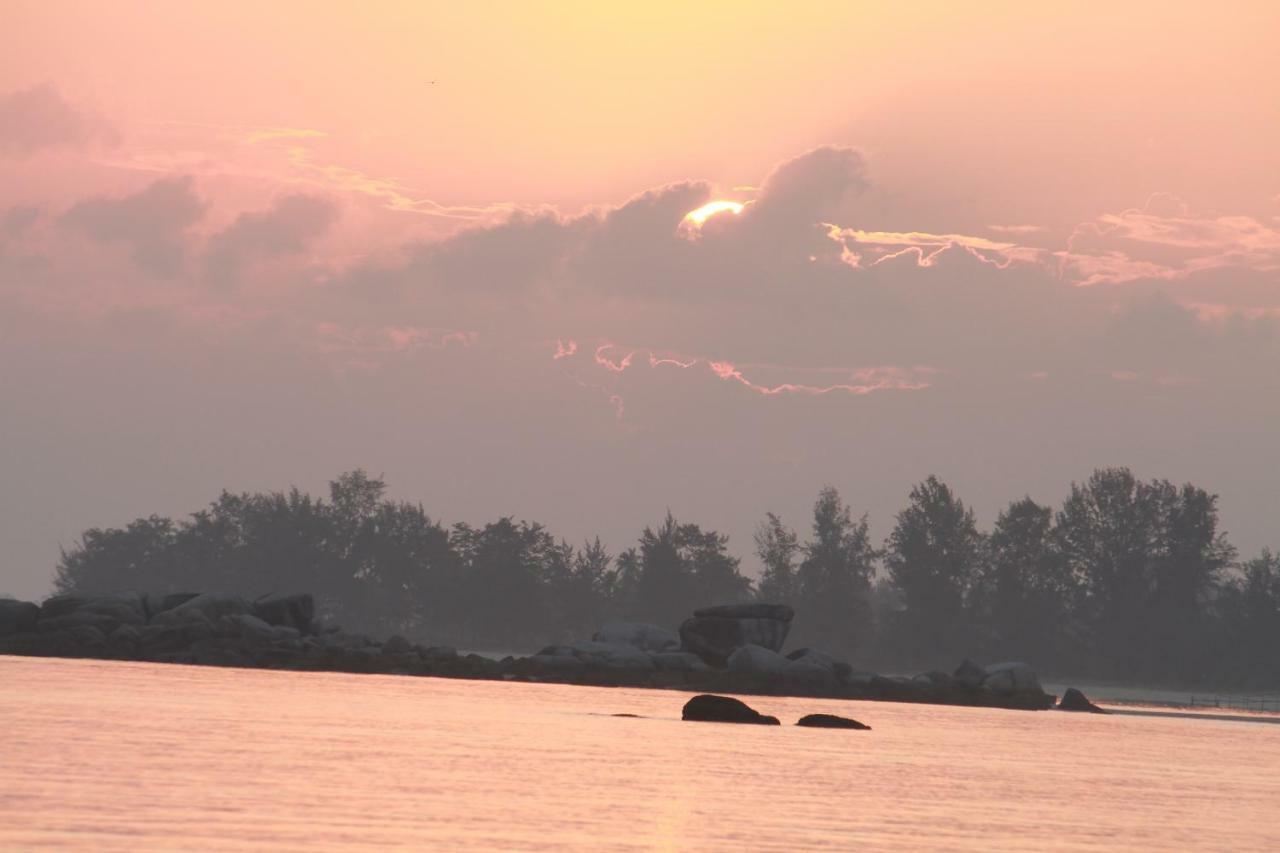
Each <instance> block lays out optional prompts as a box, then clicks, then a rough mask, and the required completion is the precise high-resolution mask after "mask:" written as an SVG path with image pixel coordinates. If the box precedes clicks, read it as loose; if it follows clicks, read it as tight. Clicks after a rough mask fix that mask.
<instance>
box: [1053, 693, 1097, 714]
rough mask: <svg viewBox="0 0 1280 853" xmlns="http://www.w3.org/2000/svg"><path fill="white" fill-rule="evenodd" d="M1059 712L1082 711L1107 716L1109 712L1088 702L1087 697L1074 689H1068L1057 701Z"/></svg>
mask: <svg viewBox="0 0 1280 853" xmlns="http://www.w3.org/2000/svg"><path fill="white" fill-rule="evenodd" d="M1058 710H1059V711H1083V712H1085V713H1088V714H1107V713H1110V712H1109V711H1107V710H1105V709H1103V708H1099V707H1098V706H1097V705H1095V704H1093V703H1092V702H1090V701H1089V699H1088V697H1087V696H1085V695H1084V694H1083V693H1081V692H1080V691H1079V690H1077V689H1075V688H1074V687H1068V688H1067V691H1066V692H1065V693H1063V694H1062V699H1061V700H1059V701H1058Z"/></svg>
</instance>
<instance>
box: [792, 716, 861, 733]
mask: <svg viewBox="0 0 1280 853" xmlns="http://www.w3.org/2000/svg"><path fill="white" fill-rule="evenodd" d="M796 725H797V726H806V727H810V728H817V729H861V730H863V731H870V730H871V726H868V725H865V724H864V723H860V722H858V721H857V720H851V719H849V718H848V717H837V716H836V715H835V714H808V715H806V716H803V717H801V718H800V719H799V720H798V721H797V722H796Z"/></svg>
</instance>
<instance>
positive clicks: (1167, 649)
mask: <svg viewBox="0 0 1280 853" xmlns="http://www.w3.org/2000/svg"><path fill="white" fill-rule="evenodd" d="M1217 525H1218V513H1217V497H1216V496H1214V495H1210V494H1208V493H1207V492H1205V491H1204V490H1203V489H1199V488H1196V487H1195V486H1192V485H1190V484H1187V485H1185V486H1183V487H1182V488H1181V489H1179V488H1177V487H1175V486H1173V484H1171V483H1169V482H1168V481H1167V480H1152V481H1151V482H1149V483H1142V482H1139V481H1138V480H1137V479H1136V478H1135V477H1134V476H1133V473H1132V472H1131V471H1129V469H1127V468H1106V469H1101V470H1098V471H1095V472H1094V473H1093V475H1092V476H1091V477H1090V478H1089V479H1088V480H1087V481H1086V482H1085V483H1084V484H1083V485H1076V484H1074V483H1073V484H1072V486H1071V496H1070V497H1068V498H1067V500H1066V502H1065V503H1064V504H1063V508H1062V511H1061V512H1059V513H1058V519H1057V528H1056V537H1057V540H1058V543H1059V549H1060V551H1061V553H1062V555H1063V558H1064V560H1065V561H1066V566H1067V568H1068V570H1069V571H1070V572H1071V573H1072V574H1073V575H1074V576H1075V577H1076V578H1077V579H1078V580H1079V582H1080V585H1079V589H1080V595H1079V602H1078V608H1079V612H1080V615H1081V618H1082V620H1083V622H1084V624H1085V625H1086V626H1088V627H1089V628H1090V630H1091V632H1092V639H1093V655H1094V659H1095V666H1097V667H1099V668H1102V669H1104V670H1109V671H1110V672H1111V673H1113V674H1115V675H1122V676H1137V675H1147V676H1148V677H1152V676H1154V677H1158V678H1163V679H1170V678H1174V679H1185V678H1189V677H1193V676H1194V674H1195V671H1196V670H1197V669H1198V668H1199V667H1200V666H1201V665H1203V664H1204V663H1205V661H1203V660H1198V659H1199V658H1201V652H1200V651H1199V650H1198V647H1202V646H1203V640H1204V635H1205V625H1204V624H1203V623H1202V614H1203V613H1205V612H1206V607H1207V603H1208V601H1209V598H1210V596H1211V595H1212V594H1213V593H1214V591H1215V590H1216V587H1217V584H1218V579H1219V574H1220V572H1221V571H1222V569H1223V568H1224V567H1225V566H1226V565H1227V564H1229V563H1230V561H1231V559H1232V556H1233V553H1234V552H1233V551H1232V549H1231V547H1230V545H1229V544H1227V542H1226V540H1225V538H1223V536H1222V535H1221V534H1219V533H1218V530H1217Z"/></svg>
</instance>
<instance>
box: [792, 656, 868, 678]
mask: <svg viewBox="0 0 1280 853" xmlns="http://www.w3.org/2000/svg"><path fill="white" fill-rule="evenodd" d="M787 660H789V661H792V662H793V663H797V664H802V665H806V666H816V667H820V668H822V669H824V670H826V671H827V672H829V673H830V674H831V675H832V676H834V677H836V678H839V679H841V680H845V679H848V678H849V676H850V675H852V674H853V667H851V666H849V664H847V663H845V662H844V661H842V660H837V659H836V658H834V657H832V656H831V655H829V654H827V653H826V652H820V651H818V650H817V649H808V648H805V649H796V650H795V651H793V652H791V653H790V654H788V655H787Z"/></svg>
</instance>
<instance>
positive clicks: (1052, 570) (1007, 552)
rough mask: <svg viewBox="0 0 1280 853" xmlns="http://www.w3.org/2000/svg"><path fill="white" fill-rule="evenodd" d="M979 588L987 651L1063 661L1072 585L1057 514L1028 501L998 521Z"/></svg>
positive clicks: (978, 602)
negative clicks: (1058, 543) (1057, 541)
mask: <svg viewBox="0 0 1280 853" xmlns="http://www.w3.org/2000/svg"><path fill="white" fill-rule="evenodd" d="M987 546H988V547H987V559H986V560H985V561H984V565H983V566H982V569H981V571H980V575H979V578H978V579H977V583H976V585H975V595H974V599H975V600H974V601H973V602H972V604H973V606H974V609H975V610H976V614H975V615H976V616H977V617H978V619H979V621H980V623H981V624H982V625H983V626H984V627H985V629H986V633H987V637H986V643H985V645H986V651H987V653H988V654H989V655H990V656H992V657H996V658H1010V657H1017V656H1021V657H1025V658H1026V659H1028V660H1032V661H1036V662H1038V663H1040V664H1041V665H1047V664H1049V663H1050V662H1056V661H1058V660H1060V659H1061V654H1062V651H1061V649H1060V641H1061V638H1062V637H1063V636H1064V632H1065V621H1066V618H1067V612H1068V606H1069V601H1070V598H1071V594H1072V589H1071V583H1070V579H1069V578H1068V577H1067V575H1066V572H1065V571H1064V568H1063V564H1062V560H1061V559H1060V558H1059V556H1058V553H1057V551H1056V550H1055V548H1054V541H1053V510H1052V509H1050V508H1049V507H1047V506H1041V505H1040V504H1037V503H1036V502H1035V501H1033V500H1032V499H1031V498H1029V497H1026V498H1023V499H1022V500H1020V501H1015V502H1013V503H1011V504H1009V506H1008V507H1007V508H1006V509H1005V510H1004V511H1002V512H1001V513H1000V515H999V517H997V518H996V523H995V527H994V528H993V529H992V531H991V536H990V537H989V539H988V542H987Z"/></svg>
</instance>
